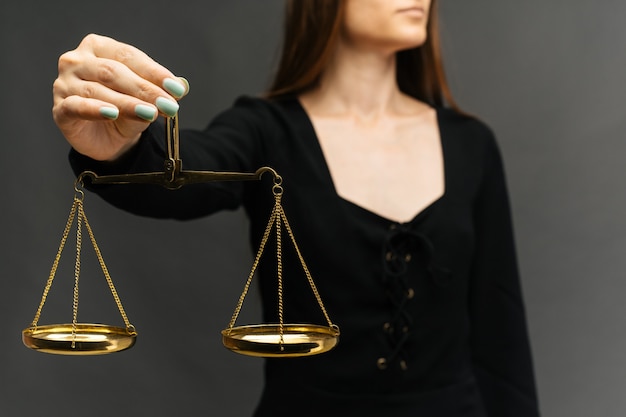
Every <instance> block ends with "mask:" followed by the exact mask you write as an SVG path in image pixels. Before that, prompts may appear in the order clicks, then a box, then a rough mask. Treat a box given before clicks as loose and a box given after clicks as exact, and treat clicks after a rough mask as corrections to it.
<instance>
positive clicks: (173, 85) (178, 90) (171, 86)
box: [163, 78, 187, 98]
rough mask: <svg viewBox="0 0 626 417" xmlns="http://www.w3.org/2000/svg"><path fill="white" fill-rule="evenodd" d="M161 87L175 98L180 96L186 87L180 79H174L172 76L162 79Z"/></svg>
mask: <svg viewBox="0 0 626 417" xmlns="http://www.w3.org/2000/svg"><path fill="white" fill-rule="evenodd" d="M163 88H164V89H165V91H167V92H168V93H170V94H171V95H172V96H174V97H176V98H181V97H182V96H183V95H185V92H186V91H187V88H185V85H184V84H183V82H182V81H180V80H175V79H173V78H166V79H165V80H163Z"/></svg>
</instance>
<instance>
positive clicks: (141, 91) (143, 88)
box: [136, 81, 154, 101]
mask: <svg viewBox="0 0 626 417" xmlns="http://www.w3.org/2000/svg"><path fill="white" fill-rule="evenodd" d="M136 94H137V97H138V98H140V99H142V100H144V101H151V100H150V99H151V98H152V96H154V91H153V86H152V84H151V83H149V82H148V81H143V82H140V83H139V84H138V85H137V93H136Z"/></svg>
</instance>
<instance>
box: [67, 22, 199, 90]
mask: <svg viewBox="0 0 626 417" xmlns="http://www.w3.org/2000/svg"><path fill="white" fill-rule="evenodd" d="M77 49H79V50H81V49H87V50H90V51H91V53H92V54H93V55H95V56H96V57H99V58H106V59H111V60H114V61H117V62H120V63H122V64H124V65H125V66H126V67H128V69H130V70H131V71H133V72H134V73H135V74H137V75H138V76H139V77H141V78H143V79H145V80H147V81H149V82H151V83H152V84H154V85H157V86H159V87H161V88H163V89H164V90H165V91H167V92H168V93H169V94H171V95H172V96H173V97H174V98H176V99H180V98H181V97H183V96H185V95H186V94H187V93H188V92H189V83H187V81H186V80H185V79H184V78H182V79H181V78H180V77H177V76H175V75H174V74H173V73H172V72H171V71H170V70H168V69H167V68H165V67H164V66H162V65H160V64H159V63H157V62H156V61H155V60H153V59H152V58H151V57H150V56H148V55H147V54H146V53H145V52H143V51H142V50H140V49H138V48H136V47H134V46H132V45H129V44H126V43H123V42H119V41H117V40H115V39H113V38H110V37H107V36H101V35H95V34H90V35H87V36H85V38H84V39H83V40H82V42H81V43H80V45H79V46H78V48H77Z"/></svg>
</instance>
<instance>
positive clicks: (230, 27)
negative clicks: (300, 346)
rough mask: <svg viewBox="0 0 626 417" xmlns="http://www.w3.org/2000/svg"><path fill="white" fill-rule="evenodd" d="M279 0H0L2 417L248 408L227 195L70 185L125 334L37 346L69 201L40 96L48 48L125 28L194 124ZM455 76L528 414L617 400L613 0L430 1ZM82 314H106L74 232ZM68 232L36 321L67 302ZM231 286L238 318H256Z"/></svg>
mask: <svg viewBox="0 0 626 417" xmlns="http://www.w3.org/2000/svg"><path fill="white" fill-rule="evenodd" d="M281 7H282V0H262V1H260V0H229V1H224V0H222V1H218V0H210V1H209V0H203V1H179V2H175V3H174V2H171V1H170V2H166V1H162V0H151V1H147V0H136V1H120V0H109V1H107V2H98V3H96V2H86V1H84V0H81V1H79V0H57V1H54V2H44V1H41V2H37V3H36V4H35V2H33V1H27V0H24V1H19V2H17V1H12V2H5V4H3V7H2V11H1V12H0V42H1V49H0V50H1V51H2V52H1V55H0V56H1V57H2V58H1V59H2V65H0V80H1V82H2V89H1V91H2V94H0V118H1V126H2V129H3V132H2V144H3V146H4V148H3V150H2V152H0V170H1V171H0V173H1V178H2V185H3V193H2V196H3V197H2V203H1V204H0V207H1V210H2V212H1V213H0V222H2V223H1V226H0V230H1V233H2V241H1V242H2V251H1V252H0V277H1V279H0V340H1V341H0V382H1V383H2V386H3V387H4V388H3V389H2V390H1V391H0V415H1V416H9V417H11V416H18V415H19V416H41V415H48V416H61V415H66V414H67V413H68V412H71V413H72V414H78V415H91V416H105V415H110V414H112V413H115V414H117V415H123V416H130V415H151V416H172V415H190V416H196V415H219V416H237V417H239V416H245V415H249V413H250V412H251V410H252V409H253V407H254V405H255V402H256V400H257V398H258V396H259V393H260V389H261V375H260V373H261V360H259V359H254V358H248V357H243V356H239V355H236V354H233V353H231V352H229V351H227V350H225V349H224V348H222V346H221V341H220V334H219V331H220V329H222V328H223V327H224V326H225V325H226V324H227V323H228V320H229V318H230V315H231V313H232V310H233V308H234V305H235V302H236V299H237V297H238V295H239V293H240V291H241V289H242V288H243V282H244V280H245V277H246V275H247V272H248V269H249V267H250V265H251V254H250V253H249V251H248V248H247V245H246V243H247V239H246V223H245V218H244V217H243V215H242V214H241V213H240V212H233V213H222V214H219V215H216V216H214V217H211V218H207V219H202V220H197V221H191V222H184V223H180V222H174V221H155V220H151V219H145V218H137V217H133V216H131V215H128V214H126V213H123V212H120V211H118V210H115V209H113V208H111V207H109V206H107V205H105V204H103V203H102V202H101V201H100V200H99V199H98V198H97V197H96V196H94V195H89V194H88V195H87V198H86V212H87V215H88V216H89V219H90V222H91V225H92V227H93V229H94V232H95V235H96V238H97V239H98V243H99V244H100V247H101V249H102V252H103V254H104V257H105V261H106V263H107V265H108V267H109V270H110V271H111V274H112V276H113V280H114V282H115V283H116V285H117V289H118V292H119V293H120V295H121V297H122V301H123V303H124V305H125V307H126V310H127V313H128V315H129V317H130V319H131V321H132V322H133V324H135V325H136V326H137V328H138V330H139V332H140V335H139V338H138V342H137V345H136V346H135V347H134V348H133V349H131V350H129V351H125V352H122V353H117V354H114V355H106V356H98V357H80V358H76V357H64V356H56V355H48V354H42V353H37V352H34V351H32V350H29V349H27V348H25V347H24V346H23V345H22V344H21V341H20V337H21V330H22V329H23V328H25V327H27V326H28V325H29V323H30V321H31V320H32V317H33V315H34V313H35V310H36V307H37V305H38V303H39V300H40V297H41V292H42V290H43V287H44V284H45V281H46V279H47V276H48V273H49V270H50V267H51V265H52V260H53V258H54V254H55V253H56V250H57V247H58V244H59V241H60V238H61V232H62V229H63V225H64V224H65V221H66V218H67V214H68V211H69V208H70V205H71V202H72V196H73V189H72V185H73V177H72V174H71V172H70V169H69V167H68V164H67V161H66V154H67V150H68V146H67V145H66V143H65V142H64V140H63V138H62V137H61V136H60V134H59V133H58V132H57V130H56V128H55V126H54V124H53V122H52V117H51V113H50V109H51V106H52V101H51V86H52V82H53V80H54V78H55V77H56V62H57V57H58V56H59V55H60V54H61V53H63V52H64V51H66V50H68V49H73V48H74V47H75V46H76V45H77V44H78V42H79V41H80V39H81V38H82V37H83V36H84V35H85V34H86V33H89V32H97V33H101V34H106V35H110V36H113V37H115V38H118V39H119V40H122V41H125V42H129V43H132V44H134V45H136V46H138V47H140V48H141V49H143V50H145V51H146V52H147V53H148V54H149V55H151V56H152V57H153V58H155V59H156V60H158V61H160V62H161V63H163V64H164V65H166V66H167V67H169V68H171V69H172V70H173V71H174V72H175V73H177V74H180V75H185V76H186V77H187V78H188V79H189V81H190V82H191V86H192V89H191V91H192V93H191V94H190V95H189V96H188V97H187V98H185V100H184V101H183V103H182V108H181V123H182V125H183V126H186V127H198V128H200V127H203V126H204V125H205V123H206V122H207V121H208V119H209V118H210V117H211V116H212V115H214V114H215V112H217V111H219V110H220V109H222V108H224V107H226V106H228V105H229V104H230V103H231V102H232V100H233V99H234V98H235V97H236V96H238V95H240V94H255V93H258V92H260V91H262V90H263V89H264V88H265V87H266V85H267V82H268V79H269V75H270V73H271V69H272V67H273V64H274V62H275V57H276V51H277V42H278V39H279V36H280V22H281V10H282V8H281ZM441 9H442V21H443V22H442V26H443V37H444V52H445V58H446V64H447V71H448V76H449V78H450V81H451V84H452V87H453V92H454V94H455V95H456V97H457V99H458V101H459V103H460V104H461V106H462V107H463V108H465V109H466V110H468V111H470V112H472V113H474V114H477V115H479V116H480V117H481V118H483V119H484V120H486V121H487V122H488V123H489V124H490V125H491V126H492V128H493V129H494V130H495V131H496V133H497V135H498V137H499V140H500V143H501V147H502V150H503V153H504V157H505V162H506V166H507V171H508V177H509V185H510V189H511V196H512V200H513V210H514V213H513V214H514V220H515V226H516V231H517V241H518V249H519V258H520V266H521V270H522V274H523V279H524V282H523V286H524V291H525V296H526V304H527V310H528V318H529V323H530V332H531V337H532V344H533V350H534V357H535V363H536V373H537V380H538V386H539V391H540V399H541V403H542V409H543V414H544V415H545V416H557V417H559V416H568V417H589V416H606V417H621V416H623V415H624V413H625V412H626V395H624V393H623V390H624V388H626V381H625V380H624V375H625V372H626V363H625V361H624V360H623V357H622V354H623V352H624V351H626V337H624V335H623V328H624V320H623V319H622V317H623V316H624V314H626V305H625V304H624V302H623V299H624V293H625V292H626V284H625V283H624V280H623V279H622V276H623V274H622V271H623V270H624V269H625V267H626V256H624V255H623V252H624V250H625V249H626V242H625V239H626V221H625V220H624V218H623V216H622V215H621V214H622V213H623V212H625V211H626V190H624V189H623V187H622V177H623V175H622V166H623V161H624V160H625V159H626V156H625V155H624V151H625V150H626V144H625V143H623V139H624V136H625V134H626V119H625V118H624V117H623V113H624V104H623V103H624V101H623V97H624V96H626V94H625V93H626V82H624V81H623V75H624V74H626V54H625V51H624V42H625V40H626V26H625V25H623V22H622V20H623V17H624V16H626V2H623V1H622V0H600V1H596V2H589V1H582V0H549V1H546V0H541V1H540V0H528V1H524V2H520V1H513V0H497V1H496V0H472V1H453V0H443V1H442V5H441ZM83 252H84V257H83V275H82V287H81V304H80V306H81V310H80V317H81V319H82V321H104V322H112V323H113V324H120V323H121V321H120V318H119V315H118V314H117V312H116V309H115V305H114V302H113V300H112V297H111V296H110V293H109V292H108V289H107V288H106V284H105V282H104V278H103V277H102V274H101V272H100V271H99V269H98V267H97V265H96V263H95V260H94V257H93V254H92V253H93V251H92V250H91V249H90V246H89V243H88V242H85V244H84V250H83ZM73 256H74V254H73V247H72V245H71V244H69V246H68V249H66V252H65V254H64V256H63V258H62V267H61V271H59V274H58V275H57V279H56V281H55V285H54V286H53V290H52V292H51V294H50V297H49V300H48V302H47V303H46V307H45V309H44V312H43V315H42V319H41V321H40V323H41V324H46V323H55V322H67V321H70V320H71V285H72V282H71V281H72V267H73ZM257 311H258V300H256V298H255V297H254V295H250V296H249V297H248V299H247V300H246V305H245V307H244V315H245V317H243V318H242V321H244V322H245V321H246V319H247V318H249V319H250V320H249V321H253V320H255V317H256V313H257Z"/></svg>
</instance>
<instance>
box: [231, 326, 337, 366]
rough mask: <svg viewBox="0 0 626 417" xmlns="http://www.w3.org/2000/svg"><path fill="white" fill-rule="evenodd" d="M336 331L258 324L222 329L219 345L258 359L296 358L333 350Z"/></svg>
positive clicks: (332, 328) (323, 327)
mask: <svg viewBox="0 0 626 417" xmlns="http://www.w3.org/2000/svg"><path fill="white" fill-rule="evenodd" d="M338 340H339V328H337V327H325V326H317V325H312V324H285V325H283V341H282V343H281V342H280V326H279V325H278V324H257V325H249V326H239V327H233V328H232V329H225V330H222V343H223V344H224V346H225V347H226V348H227V349H230V350H232V351H233V352H236V353H241V354H242V355H249V356H261V357H283V358H285V357H296V356H310V355H317V354H319V353H324V352H327V351H329V350H331V349H332V348H334V347H335V345H336V344H337V342H338Z"/></svg>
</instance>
